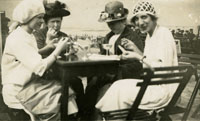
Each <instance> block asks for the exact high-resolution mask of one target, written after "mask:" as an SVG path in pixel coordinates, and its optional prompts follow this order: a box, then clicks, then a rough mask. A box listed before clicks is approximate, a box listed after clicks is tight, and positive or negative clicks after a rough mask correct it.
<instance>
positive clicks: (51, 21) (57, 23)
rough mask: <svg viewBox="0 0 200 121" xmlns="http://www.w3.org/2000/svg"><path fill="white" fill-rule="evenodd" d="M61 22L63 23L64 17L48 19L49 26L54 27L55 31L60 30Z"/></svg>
mask: <svg viewBox="0 0 200 121" xmlns="http://www.w3.org/2000/svg"><path fill="white" fill-rule="evenodd" d="M61 24H62V18H61V17H55V18H50V19H49V20H48V21H47V26H48V28H52V29H54V30H55V31H60V28H61Z"/></svg>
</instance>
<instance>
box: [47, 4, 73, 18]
mask: <svg viewBox="0 0 200 121" xmlns="http://www.w3.org/2000/svg"><path fill="white" fill-rule="evenodd" d="M44 6H45V11H46V13H45V15H44V20H47V19H49V18H54V17H64V16H69V15H70V11H69V10H68V8H67V6H66V5H65V4H64V3H61V2H59V1H55V2H54V3H44Z"/></svg>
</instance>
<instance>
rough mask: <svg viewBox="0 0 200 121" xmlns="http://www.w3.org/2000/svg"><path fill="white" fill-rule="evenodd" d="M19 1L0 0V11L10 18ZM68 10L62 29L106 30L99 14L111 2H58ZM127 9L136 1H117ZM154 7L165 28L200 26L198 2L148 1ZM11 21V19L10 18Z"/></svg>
mask: <svg viewBox="0 0 200 121" xmlns="http://www.w3.org/2000/svg"><path fill="white" fill-rule="evenodd" d="M19 1H21V0H0V11H6V15H7V16H8V17H9V18H11V16H12V11H13V9H14V7H15V6H16V4H17V3H19ZM60 1H63V2H65V3H66V4H67V5H68V7H69V8H70V11H71V15H70V16H69V17H65V18H64V20H63V28H82V29H96V30H99V29H107V26H106V24H105V23H99V22H98V21H97V20H98V17H99V13H100V12H101V11H103V10H104V7H105V4H106V3H107V2H109V1H112V0H60ZM119 1H121V2H123V3H124V7H126V8H128V9H129V18H130V17H131V15H132V8H133V5H134V3H135V2H136V1H138V0H119ZM149 1H152V3H153V4H154V6H155V7H156V10H157V13H158V16H159V23H160V24H161V25H165V26H197V25H200V14H199V13H200V0H149ZM11 19H12V18H11Z"/></svg>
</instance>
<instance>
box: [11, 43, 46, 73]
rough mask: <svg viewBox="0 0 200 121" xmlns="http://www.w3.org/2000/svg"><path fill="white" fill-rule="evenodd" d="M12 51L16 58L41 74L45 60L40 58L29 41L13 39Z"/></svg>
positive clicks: (44, 67) (32, 70)
mask: <svg viewBox="0 0 200 121" xmlns="http://www.w3.org/2000/svg"><path fill="white" fill-rule="evenodd" d="M12 51H13V54H14V55H15V57H16V59H17V60H18V61H19V62H21V63H22V64H23V65H24V66H25V67H26V68H28V69H29V70H30V71H31V72H33V73H35V74H36V75H39V76H42V75H43V74H44V72H45V70H46V67H47V62H46V61H45V60H43V59H42V57H41V55H40V54H39V53H38V51H37V50H36V49H35V48H34V47H33V46H31V44H30V43H27V42H24V41H15V42H13V43H12Z"/></svg>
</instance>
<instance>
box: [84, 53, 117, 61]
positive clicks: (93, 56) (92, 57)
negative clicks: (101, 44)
mask: <svg viewBox="0 0 200 121" xmlns="http://www.w3.org/2000/svg"><path fill="white" fill-rule="evenodd" d="M88 59H89V60H120V56H118V55H109V56H107V55H99V54H91V55H90V56H89V57H88Z"/></svg>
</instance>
